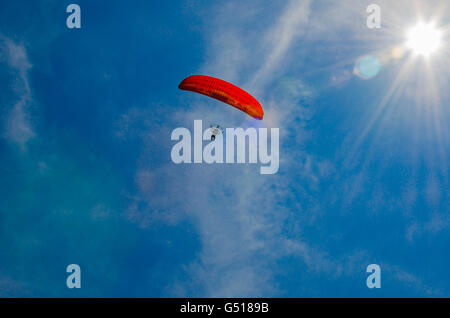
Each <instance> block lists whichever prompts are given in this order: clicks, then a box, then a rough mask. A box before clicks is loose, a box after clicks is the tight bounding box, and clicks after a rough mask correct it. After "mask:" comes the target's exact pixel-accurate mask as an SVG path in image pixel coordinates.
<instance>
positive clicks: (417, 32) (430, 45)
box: [406, 23, 442, 57]
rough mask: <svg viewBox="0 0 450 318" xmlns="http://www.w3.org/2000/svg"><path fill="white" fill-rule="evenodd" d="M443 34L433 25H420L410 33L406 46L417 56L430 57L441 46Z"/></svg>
mask: <svg viewBox="0 0 450 318" xmlns="http://www.w3.org/2000/svg"><path fill="white" fill-rule="evenodd" d="M441 39H442V34H441V31H439V30H438V29H437V28H436V26H435V25H434V24H432V23H430V24H425V23H419V24H418V25H416V26H415V27H413V28H412V29H411V30H409V32H408V39H407V42H406V46H407V47H408V48H409V49H411V50H412V52H413V53H414V54H416V55H422V56H424V57H428V56H430V55H431V54H433V53H434V52H436V51H437V50H438V49H439V47H440V46H441Z"/></svg>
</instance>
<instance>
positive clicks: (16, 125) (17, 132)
mask: <svg viewBox="0 0 450 318" xmlns="http://www.w3.org/2000/svg"><path fill="white" fill-rule="evenodd" d="M0 55H1V56H2V57H3V58H2V60H3V62H4V63H6V64H7V65H8V67H9V68H10V69H11V71H12V73H13V74H16V77H15V81H14V82H12V84H11V87H10V90H11V91H12V93H13V94H14V95H15V96H16V99H18V100H17V101H16V102H15V103H14V105H12V106H10V107H9V108H8V107H5V108H6V112H7V115H6V118H5V120H4V123H3V130H4V133H3V136H4V138H6V139H7V140H8V141H10V142H12V143H14V144H17V145H18V146H19V147H20V148H21V149H26V145H27V143H28V142H29V141H30V140H31V139H32V138H33V137H35V132H34V130H33V126H32V118H31V116H30V105H31V103H32V96H31V91H30V85H29V80H28V72H29V70H30V69H31V64H30V62H29V60H28V57H27V53H26V49H25V47H24V45H23V44H16V43H14V42H13V41H11V40H10V39H7V38H5V37H0Z"/></svg>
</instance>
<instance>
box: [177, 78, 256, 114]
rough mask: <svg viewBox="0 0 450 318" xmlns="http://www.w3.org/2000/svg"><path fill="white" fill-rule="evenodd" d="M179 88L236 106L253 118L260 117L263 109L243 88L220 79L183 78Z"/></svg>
mask: <svg viewBox="0 0 450 318" xmlns="http://www.w3.org/2000/svg"><path fill="white" fill-rule="evenodd" d="M178 88H179V89H182V90H185V91H191V92H195V93H199V94H203V95H206V96H209V97H212V98H215V99H217V100H220V101H222V102H224V103H227V104H228V105H231V106H233V107H236V108H237V109H240V110H242V111H243V112H245V113H247V114H249V115H250V116H252V117H253V118H256V119H260V120H261V119H262V118H263V116H264V111H263V109H262V107H261V105H260V104H259V102H258V101H257V100H256V99H255V98H254V97H253V96H252V95H250V94H249V93H247V92H246V91H244V90H243V89H241V88H239V87H237V86H235V85H233V84H231V83H228V82H225V81H223V80H221V79H218V78H214V77H211V76H205V75H192V76H189V77H187V78H185V79H184V80H183V81H182V82H181V83H180V85H178Z"/></svg>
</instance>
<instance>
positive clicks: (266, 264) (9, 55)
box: [0, 0, 450, 297]
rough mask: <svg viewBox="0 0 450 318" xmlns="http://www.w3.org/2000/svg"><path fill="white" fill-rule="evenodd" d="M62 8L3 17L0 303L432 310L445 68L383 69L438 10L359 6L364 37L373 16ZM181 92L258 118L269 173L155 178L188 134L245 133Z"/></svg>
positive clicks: (180, 172) (319, 7) (446, 284)
mask: <svg viewBox="0 0 450 318" xmlns="http://www.w3.org/2000/svg"><path fill="white" fill-rule="evenodd" d="M70 3H71V1H52V0H45V1H44V0H42V1H33V2H30V1H3V2H1V4H0V83H1V87H2V89H1V91H0V107H1V117H0V167H1V168H0V169H1V174H0V296H3V297H231V296H234V297H241V296H250V297H260V296H264V297H449V296H450V279H449V274H448V268H449V267H450V257H449V254H448V247H449V246H450V231H449V226H450V216H449V212H450V211H449V202H450V200H449V191H448V189H449V188H450V185H449V179H448V177H449V176H448V174H449V173H448V172H449V171H448V170H449V169H448V167H449V159H448V156H449V150H450V144H449V138H448V137H449V130H448V122H449V119H450V110H449V107H447V106H448V105H449V104H450V103H449V102H450V95H449V89H448V88H449V85H450V82H449V80H450V78H449V75H448V74H449V70H450V59H449V58H450V57H449V56H448V50H445V41H444V48H443V49H442V50H441V51H440V52H437V53H436V54H435V55H434V56H432V57H431V58H430V59H429V60H427V61H424V60H423V58H413V57H411V55H410V54H409V52H405V53H404V54H401V56H397V57H396V58H393V57H392V56H393V53H392V52H394V49H395V48H397V47H398V45H401V43H403V41H404V36H405V32H406V31H405V30H406V29H407V28H409V27H411V26H412V25H414V24H415V23H416V22H417V21H418V20H419V19H420V18H422V19H424V20H431V19H433V20H434V21H436V23H437V25H438V26H439V27H442V28H443V29H445V30H448V23H449V21H450V6H449V5H448V4H447V3H446V1H442V0H441V1H395V3H393V2H392V1H377V3H378V4H379V5H380V7H381V10H382V28H381V29H376V30H371V29H368V28H367V26H366V18H367V13H366V7H367V5H369V4H370V3H372V2H371V1H359V0H358V1H355V0H351V1H350V0H348V1H339V2H336V3H334V4H333V5H330V3H329V2H328V1H320V0H317V1H307V0H297V1H294V0H293V1H285V2H283V3H278V2H272V1H242V0H240V1H215V2H211V1H178V2H172V3H162V2H150V1H138V0H133V1H128V2H124V1H95V2H93V1H77V2H76V3H77V4H79V5H80V7H81V19H82V20H81V21H82V22H81V23H82V27H81V29H68V28H67V27H66V24H65V21H66V17H67V13H66V12H65V11H66V6H67V5H68V4H70ZM446 38H447V33H446ZM446 38H444V40H446ZM391 53H392V54H391ZM364 57H366V59H365V60H364ZM374 58H375V59H376V60H378V61H380V70H379V72H374V74H375V75H374V74H371V76H370V78H367V77H364V76H358V75H357V74H356V72H355V68H356V69H358V68H363V66H364V65H363V66H362V65H361V63H360V61H367V60H369V61H371V60H373V59H374ZM366 66H367V65H366ZM369 66H373V65H369ZM369 68H370V67H369ZM191 74H205V75H210V76H216V77H220V78H221V79H224V80H227V81H230V82H232V83H234V84H236V85H239V86H241V87H243V88H244V89H246V90H247V91H249V92H251V93H252V95H254V96H255V97H256V98H257V99H258V100H259V101H260V102H261V104H262V107H263V108H264V111H265V118H264V125H265V126H267V127H278V128H280V169H279V171H278V173H277V174H275V175H261V174H259V166H257V165H219V164H216V165H206V164H203V165H175V164H174V163H173V162H172V161H171V158H170V151H171V147H172V146H173V144H174V142H172V141H171V140H170V134H171V131H172V130H173V129H175V128H177V127H187V128H189V129H192V127H193V121H194V119H202V120H203V122H204V125H207V124H209V123H219V124H220V125H221V126H223V127H244V128H246V127H251V126H253V125H255V122H254V120H253V119H251V118H247V117H245V114H243V113H241V112H239V111H237V110H235V109H233V108H231V107H228V106H224V105H223V104H220V103H219V102H216V101H214V100H211V99H208V98H206V97H204V96H200V95H196V94H192V93H188V92H183V91H180V90H178V89H177V86H178V84H179V82H180V81H181V80H182V79H183V78H185V77H187V76H188V75H191ZM72 263H75V264H79V265H80V267H81V271H82V288H81V289H68V288H67V287H66V284H65V281H66V277H67V273H66V272H65V268H66V266H67V265H68V264H72ZM372 263H376V264H379V265H380V266H381V271H382V274H381V275H382V276H381V277H382V288H380V289H376V290H371V289H368V288H367V286H366V278H367V276H368V274H367V273H366V266H367V265H369V264H372Z"/></svg>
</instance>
